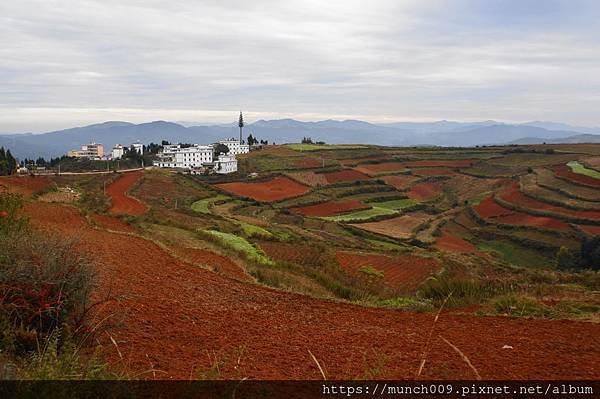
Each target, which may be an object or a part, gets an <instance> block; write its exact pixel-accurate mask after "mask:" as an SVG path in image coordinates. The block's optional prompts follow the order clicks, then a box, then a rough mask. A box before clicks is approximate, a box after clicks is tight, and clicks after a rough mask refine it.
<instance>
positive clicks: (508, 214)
mask: <svg viewBox="0 0 600 399" xmlns="http://www.w3.org/2000/svg"><path fill="white" fill-rule="evenodd" d="M473 209H474V210H475V212H476V213H477V214H478V215H479V216H480V217H482V218H484V219H488V220H490V221H493V222H497V223H504V224H512V225H515V226H531V227H544V228H548V229H555V230H568V229H569V225H568V224H567V223H565V222H563V221H562V220H558V219H554V218H550V217H545V216H532V215H528V214H526V213H522V212H516V211H513V210H511V209H507V208H504V207H503V206H501V205H499V204H498V203H496V202H495V201H494V199H493V198H492V197H491V196H490V197H487V198H486V199H485V200H483V201H481V203H479V205H477V206H475V207H474V208H473Z"/></svg>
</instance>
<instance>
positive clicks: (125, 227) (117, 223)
mask: <svg viewBox="0 0 600 399" xmlns="http://www.w3.org/2000/svg"><path fill="white" fill-rule="evenodd" d="M92 219H93V220H94V222H96V223H97V224H98V225H99V226H100V227H102V228H105V229H108V230H114V231H121V232H124V233H133V232H135V228H134V227H133V226H131V225H129V224H127V223H125V222H124V221H122V220H121V219H117V218H115V217H112V216H107V215H99V214H94V215H92Z"/></svg>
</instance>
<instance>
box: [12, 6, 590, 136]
mask: <svg viewBox="0 0 600 399" xmlns="http://www.w3.org/2000/svg"><path fill="white" fill-rule="evenodd" d="M599 18H600V2H598V1H595V0H590V1H579V0H567V1H555V0H543V1H542V0H535V1H533V0H514V1H512V0H506V1H500V0H485V1H480V0H439V1H438V0H402V1H400V0H390V1H388V0H369V1H359V0H318V1H317V0H285V1H276V0H272V1H263V0H253V1H245V0H238V1H227V0H223V1H218V0H215V1H212V0H211V1H202V0H170V1H163V0H6V1H2V2H0V132H5V133H19V132H28V131H31V132H42V131H49V130H54V129H60V128H67V127H73V126H81V125H85V124H91V123H97V122H102V121H107V120H126V121H130V122H134V123H141V122H148V121H153V120H170V121H194V122H201V123H221V122H231V121H234V120H236V118H237V115H238V113H239V110H243V111H244V114H245V117H246V120H248V121H253V120H257V119H276V118H288V117H291V118H296V119H299V120H321V119H329V118H332V119H362V120H367V121H371V122H394V121H433V120H440V119H448V120H459V121H474V120H487V119H495V120H499V121H505V122H519V121H521V122H523V121H530V120H551V121H558V122H566V123H571V124H576V125H583V126H598V125H600V113H599V112H598V110H599V109H600V73H599V72H600V24H598V23H597V21H598V19H599Z"/></svg>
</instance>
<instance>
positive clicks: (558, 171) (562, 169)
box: [552, 165, 600, 188]
mask: <svg viewBox="0 0 600 399" xmlns="http://www.w3.org/2000/svg"><path fill="white" fill-rule="evenodd" d="M552 170H553V171H554V174H555V175H556V176H559V177H563V178H565V179H568V180H570V181H572V182H574V183H579V184H583V185H585V186H591V187H598V188H600V180H598V179H594V178H593V177H590V176H586V175H582V174H579V173H575V172H573V171H572V170H571V168H570V167H568V166H567V165H558V166H554V167H553V168H552Z"/></svg>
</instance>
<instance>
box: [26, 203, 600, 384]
mask: <svg viewBox="0 0 600 399" xmlns="http://www.w3.org/2000/svg"><path fill="white" fill-rule="evenodd" d="M26 211H27V213H28V214H29V215H30V216H31V220H32V223H33V224H34V225H36V226H39V227H43V228H47V229H52V230H54V231H59V232H60V233H62V234H63V235H67V234H73V235H76V236H77V237H78V238H79V239H80V241H81V246H82V247H83V248H82V249H83V250H85V251H87V252H88V253H90V254H91V255H93V256H94V257H95V260H96V262H97V269H98V274H99V276H98V277H99V283H100V288H99V291H98V293H97V297H101V296H102V295H103V294H105V293H107V292H110V296H111V298H113V299H112V300H111V301H109V302H107V303H106V304H105V306H104V307H103V308H101V309H100V308H99V310H98V313H97V314H96V317H98V318H100V317H104V316H106V315H111V317H110V318H109V319H108V320H109V322H110V330H109V332H110V334H111V335H112V337H113V338H114V340H115V342H116V343H117V345H118V350H119V351H117V348H116V347H115V345H113V344H112V343H111V341H110V340H109V339H108V335H106V336H104V335H103V336H102V337H101V338H102V340H101V342H102V343H103V344H104V345H105V346H104V351H105V353H106V354H107V356H108V358H109V359H110V360H111V362H114V363H115V364H123V365H126V367H127V369H128V370H129V371H130V373H131V375H137V376H138V378H179V379H187V378H190V377H193V378H195V377H198V376H199V375H200V374H201V373H202V372H207V371H209V370H211V369H212V370H214V373H212V374H210V376H211V377H212V378H243V377H249V378H270V379H275V378H315V379H319V378H321V376H320V373H319V371H318V369H317V367H316V365H315V363H314V362H313V360H312V359H311V357H310V355H309V353H308V351H309V350H310V351H311V352H312V353H313V354H314V355H315V356H316V358H317V359H318V360H319V361H320V362H321V364H322V366H323V368H324V369H325V373H326V374H327V376H328V378H354V377H361V376H364V375H365V373H369V372H370V373H371V377H375V378H412V377H413V376H414V375H415V371H416V370H417V368H418V365H419V359H420V355H421V353H422V348H423V347H424V345H425V342H426V339H427V337H428V336H429V332H430V329H431V326H432V323H433V318H434V315H432V314H413V313H408V312H401V311H392V310H384V309H369V308H363V307H358V306H352V305H347V304H341V303H335V302H328V301H323V300H317V299H313V298H309V297H305V296H301V295H296V294H292V293H287V292H280V291H275V290H271V289H267V288H264V287H261V286H258V285H254V284H248V283H244V282H240V281H235V280H232V279H227V278H224V277H221V276H219V275H217V274H215V273H212V272H210V271H207V270H203V269H200V268H196V267H193V266H190V265H188V264H186V263H183V262H181V261H179V260H177V259H174V258H172V257H170V256H168V255H167V254H166V253H165V252H164V251H163V250H161V248H159V247H158V246H157V245H155V244H153V243H151V242H149V241H147V240H144V239H142V238H138V237H135V236H132V235H125V234H118V233H109V232H106V231H102V230H97V229H93V228H91V227H90V226H89V225H88V224H87V222H86V220H85V219H84V218H82V217H81V216H80V215H79V213H78V212H77V210H76V209H74V208H71V207H67V206H62V205H58V204H48V203H40V202H37V203H32V204H29V205H28V207H27V209H26ZM439 335H442V336H443V337H444V338H445V339H447V340H448V341H450V342H451V343H452V344H453V345H455V346H456V347H458V348H459V349H460V350H461V351H462V352H463V353H464V354H465V355H466V356H468V358H469V359H470V361H471V363H472V364H473V366H474V367H476V368H477V370H478V371H479V373H480V374H481V376H482V377H483V378H484V379H486V378H495V379H534V378H535V379H559V378H562V379H579V378H587V379H598V378H600V347H599V346H598V345H597V338H598V337H599V336H600V325H599V324H593V323H583V322H573V321H543V320H526V319H509V318H503V317H471V316H460V315H453V314H443V315H442V316H441V317H440V319H439V321H438V323H437V324H436V328H435V331H434V332H433V334H432V335H431V336H432V337H433V339H432V341H431V342H432V345H431V350H430V352H429V355H428V357H427V362H426V365H425V368H424V371H423V374H422V378H432V377H435V378H459V379H472V378H473V377H474V375H473V371H472V370H471V369H470V368H469V367H468V366H467V365H466V364H465V363H464V362H463V360H462V359H461V358H460V356H459V355H458V354H457V353H456V352H455V351H454V350H453V349H452V348H451V347H450V346H449V345H447V344H446V343H445V342H444V341H443V340H442V339H441V338H439ZM504 345H508V346H510V347H511V348H510V349H508V348H507V349H504V348H503V347H504ZM119 352H120V353H121V356H122V357H121V356H120V355H119ZM215 365H218V370H219V371H218V372H217V371H216V370H217V368H216V367H214V366H215ZM151 369H154V370H155V371H154V372H150V371H149V370H151ZM378 370H379V371H378ZM373 373H375V374H373Z"/></svg>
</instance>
